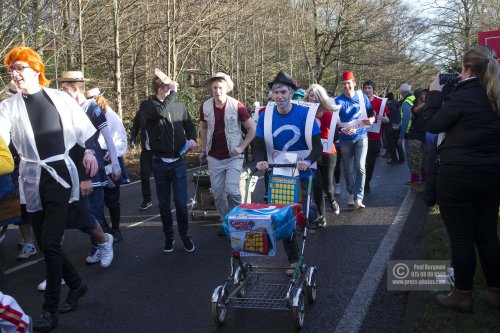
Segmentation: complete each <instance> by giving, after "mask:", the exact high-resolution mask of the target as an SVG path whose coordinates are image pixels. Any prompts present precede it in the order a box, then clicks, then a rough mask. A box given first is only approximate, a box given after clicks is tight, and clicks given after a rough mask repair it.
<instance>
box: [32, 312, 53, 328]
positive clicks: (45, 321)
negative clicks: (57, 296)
mask: <svg viewBox="0 0 500 333" xmlns="http://www.w3.org/2000/svg"><path fill="white" fill-rule="evenodd" d="M57 323H58V318H57V314H56V313H52V312H42V314H41V315H40V317H39V318H38V319H37V320H35V321H33V329H34V330H35V331H41V332H48V331H50V330H51V329H53V328H55V327H56V326H57Z"/></svg>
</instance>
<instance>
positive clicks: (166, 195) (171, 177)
mask: <svg viewBox="0 0 500 333" xmlns="http://www.w3.org/2000/svg"><path fill="white" fill-rule="evenodd" d="M153 174H154V177H155V184H156V194H157V195H158V201H159V202H160V215H161V223H162V224H163V233H164V234H165V239H173V238H174V229H173V227H172V226H173V219H172V211H171V208H170V201H171V197H170V193H171V190H172V192H173V193H174V204H175V215H176V216H177V226H178V228H179V230H178V231H179V235H180V236H181V238H185V237H187V236H188V209H187V181H186V178H187V176H186V161H185V160H184V159H179V160H177V161H175V162H172V163H165V162H163V161H162V160H161V159H157V158H155V159H154V160H153Z"/></svg>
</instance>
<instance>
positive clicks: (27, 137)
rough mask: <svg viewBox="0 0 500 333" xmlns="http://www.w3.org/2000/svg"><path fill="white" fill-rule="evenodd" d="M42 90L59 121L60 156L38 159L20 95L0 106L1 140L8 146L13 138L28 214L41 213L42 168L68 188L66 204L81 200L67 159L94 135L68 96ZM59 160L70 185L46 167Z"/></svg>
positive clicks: (82, 114)
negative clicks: (62, 138)
mask: <svg viewBox="0 0 500 333" xmlns="http://www.w3.org/2000/svg"><path fill="white" fill-rule="evenodd" d="M43 89H44V91H45V92H46V93H47V95H48V96H49V98H50V99H51V100H52V103H53V104H54V105H55V107H56V109H57V112H58V113H59V116H60V119H61V124H62V129H63V136H64V147H65V148H66V150H65V152H64V154H61V155H56V156H52V157H50V158H48V159H45V160H41V159H40V156H39V154H38V150H37V147H36V142H35V135H34V133H33V128H32V127H31V123H30V120H29V116H28V112H27V110H26V105H25V103H24V101H23V97H22V94H19V93H18V94H15V95H13V96H11V97H9V98H8V99H6V100H4V101H3V102H2V103H0V136H2V137H3V139H4V140H5V141H6V142H9V141H10V137H12V143H13V144H14V147H15V148H16V150H17V152H18V153H19V156H20V157H21V163H20V166H19V195H20V200H21V203H23V204H24V203H25V204H26V210H27V211H28V212H36V211H39V210H42V209H43V207H42V203H41V200H40V193H39V185H40V173H41V168H44V169H45V170H47V171H48V172H49V173H50V175H51V176H52V177H53V178H54V179H55V180H57V182H58V183H59V184H61V185H62V186H63V187H65V188H70V187H71V196H70V200H69V202H73V201H77V200H78V199H79V198H80V193H79V192H80V186H79V179H78V171H77V169H76V166H75V164H74V163H73V161H72V160H71V158H69V150H70V149H71V148H72V147H73V146H74V145H75V144H79V145H80V146H82V147H85V141H87V140H88V139H89V138H90V137H91V136H92V135H93V134H94V133H95V131H96V130H95V128H94V126H93V125H92V123H91V122H90V120H89V118H88V117H87V115H86V114H85V112H84V111H83V110H82V108H81V107H80V106H79V105H78V104H77V103H76V102H75V101H74V100H73V99H72V98H71V97H70V96H69V95H68V94H67V93H65V92H62V91H58V90H55V89H50V88H43ZM58 160H64V161H65V162H66V166H67V167H68V170H69V173H70V176H71V184H68V183H67V182H66V181H65V180H64V179H62V178H61V177H59V175H58V174H57V172H56V171H55V170H54V169H53V168H51V167H50V166H48V165H47V163H48V162H53V161H58ZM78 162H80V161H78Z"/></svg>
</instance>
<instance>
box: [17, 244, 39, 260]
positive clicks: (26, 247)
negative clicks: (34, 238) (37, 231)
mask: <svg viewBox="0 0 500 333" xmlns="http://www.w3.org/2000/svg"><path fill="white" fill-rule="evenodd" d="M35 254H36V247H35V245H34V244H31V243H24V244H23V246H22V248H21V251H19V254H18V255H17V257H16V258H17V260H24V259H28V258H29V257H32V256H34V255H35Z"/></svg>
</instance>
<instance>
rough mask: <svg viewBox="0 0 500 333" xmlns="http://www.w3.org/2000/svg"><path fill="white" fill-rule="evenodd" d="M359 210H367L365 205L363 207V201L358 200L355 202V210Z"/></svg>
mask: <svg viewBox="0 0 500 333" xmlns="http://www.w3.org/2000/svg"><path fill="white" fill-rule="evenodd" d="M359 208H365V205H363V203H362V202H361V200H356V202H354V209H359Z"/></svg>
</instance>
